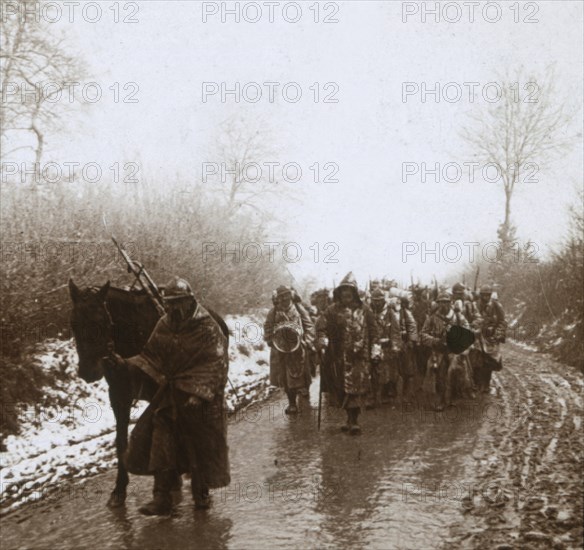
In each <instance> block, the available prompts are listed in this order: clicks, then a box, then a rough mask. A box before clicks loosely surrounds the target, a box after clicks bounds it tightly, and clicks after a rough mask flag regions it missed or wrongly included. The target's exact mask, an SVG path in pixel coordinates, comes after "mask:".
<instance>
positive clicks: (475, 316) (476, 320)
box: [469, 302, 483, 330]
mask: <svg viewBox="0 0 584 550" xmlns="http://www.w3.org/2000/svg"><path fill="white" fill-rule="evenodd" d="M469 310H470V316H469V319H471V320H472V322H471V328H472V329H474V330H479V329H480V328H481V326H482V325H483V317H482V316H481V313H480V311H479V308H478V307H477V305H476V304H475V303H474V302H469Z"/></svg>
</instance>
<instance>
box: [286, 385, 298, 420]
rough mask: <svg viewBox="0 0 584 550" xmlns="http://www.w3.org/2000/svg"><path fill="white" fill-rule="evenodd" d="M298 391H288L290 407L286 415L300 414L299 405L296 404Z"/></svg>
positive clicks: (287, 408)
mask: <svg viewBox="0 0 584 550" xmlns="http://www.w3.org/2000/svg"><path fill="white" fill-rule="evenodd" d="M297 394H298V390H291V389H288V390H286V395H287V396H288V406H287V407H286V411H285V413H286V414H296V413H297V412H298V405H297V404H296V395H297Z"/></svg>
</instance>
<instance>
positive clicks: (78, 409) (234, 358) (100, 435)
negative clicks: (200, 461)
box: [0, 316, 270, 514]
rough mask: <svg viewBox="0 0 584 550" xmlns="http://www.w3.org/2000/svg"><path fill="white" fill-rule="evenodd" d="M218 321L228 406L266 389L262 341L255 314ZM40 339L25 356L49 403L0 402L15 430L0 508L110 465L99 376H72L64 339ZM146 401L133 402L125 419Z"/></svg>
mask: <svg viewBox="0 0 584 550" xmlns="http://www.w3.org/2000/svg"><path fill="white" fill-rule="evenodd" d="M226 322H227V324H228V326H229V328H230V330H231V332H232V336H231V338H230V347H229V359H230V368H229V379H230V383H228V385H227V387H226V395H227V406H228V409H229V411H230V412H234V411H236V410H238V409H240V408H242V407H244V406H246V405H248V404H250V403H252V402H256V401H258V400H261V399H264V398H265V397H267V396H268V395H269V393H270V386H269V381H268V374H269V363H268V360H269V348H268V347H267V346H266V345H265V343H264V342H263V338H262V333H261V330H259V327H260V326H261V321H258V320H257V319H254V318H252V317H249V316H237V317H234V316H228V317H227V318H226ZM43 347H44V351H43V353H39V355H37V356H36V357H34V358H33V361H34V362H36V363H37V364H40V365H42V368H43V369H45V370H46V371H47V372H48V373H49V374H51V375H52V376H51V378H52V379H54V385H52V386H51V387H45V388H43V390H44V392H45V395H46V397H47V399H46V402H47V403H49V404H48V405H43V406H34V407H33V406H29V407H23V406H19V405H18V404H3V414H13V415H18V421H19V422H18V423H19V425H20V433H19V434H18V435H10V436H7V437H6V438H5V439H4V441H3V444H4V447H5V449H6V450H5V451H4V452H0V514H5V513H7V512H9V511H11V510H14V509H16V508H17V507H19V506H21V505H22V504H24V503H26V502H31V501H35V500H38V499H39V498H42V497H44V496H45V495H46V494H48V493H50V492H52V491H56V490H58V489H59V487H60V485H61V484H62V483H63V482H64V481H65V480H67V479H71V478H83V477H88V476H91V475H95V474H97V473H100V472H103V471H105V470H107V469H109V468H111V467H113V466H114V465H115V460H116V457H115V444H114V443H115V418H114V414H113V411H112V408H111V406H110V403H109V396H108V386H107V383H106V382H105V380H103V379H102V380H100V381H98V382H94V383H92V384H88V383H86V382H84V381H83V380H81V379H80V378H79V377H78V376H77V352H76V351H75V346H74V343H73V342H72V341H59V340H53V341H48V342H46V345H45V346H43ZM58 403H66V405H65V406H62V405H58ZM146 406H147V403H145V402H143V401H141V402H139V403H137V404H136V405H135V406H134V407H133V409H132V412H131V420H130V422H135V421H136V420H137V419H138V417H139V416H140V414H141V413H142V411H143V410H144V409H145V408H146ZM130 429H131V427H130Z"/></svg>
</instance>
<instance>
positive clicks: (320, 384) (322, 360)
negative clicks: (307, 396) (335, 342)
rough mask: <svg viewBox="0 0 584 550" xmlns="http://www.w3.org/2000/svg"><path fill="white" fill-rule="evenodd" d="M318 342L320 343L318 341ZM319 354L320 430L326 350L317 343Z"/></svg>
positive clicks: (318, 423) (318, 418) (318, 421)
mask: <svg viewBox="0 0 584 550" xmlns="http://www.w3.org/2000/svg"><path fill="white" fill-rule="evenodd" d="M317 344H318V343H317ZM316 349H317V354H318V363H319V365H320V368H319V371H320V372H319V373H318V374H319V380H318V417H317V429H318V431H320V417H321V412H322V371H323V367H324V355H325V352H324V350H322V349H320V346H318V345H317V347H316Z"/></svg>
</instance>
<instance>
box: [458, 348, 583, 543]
mask: <svg viewBox="0 0 584 550" xmlns="http://www.w3.org/2000/svg"><path fill="white" fill-rule="evenodd" d="M504 360H505V363H504V368H503V370H502V371H500V372H498V373H495V375H494V377H493V382H492V386H493V389H494V392H493V391H492V393H494V394H495V395H491V396H489V397H488V398H487V399H488V400H489V401H490V402H491V403H493V404H495V403H496V404H497V406H498V411H499V413H500V416H499V417H498V420H499V421H498V422H495V423H488V424H487V423H484V424H483V427H482V430H483V432H484V433H483V434H482V436H483V437H482V438H481V440H480V442H479V443H478V445H477V449H476V451H475V454H476V456H475V458H478V460H477V470H478V471H477V472H476V475H477V477H478V478H479V479H481V480H483V481H482V484H481V487H482V488H481V491H480V495H475V496H478V497H479V498H475V499H473V502H472V505H471V506H469V509H468V513H467V517H466V520H465V521H464V522H463V526H462V527H460V526H459V527H458V528H455V531H459V537H460V538H459V543H458V547H460V548H490V549H492V548H495V549H498V550H507V549H511V548H527V549H530V548H531V549H540V548H541V549H544V548H546V549H547V548H555V549H568V548H582V547H583V542H582V536H583V530H582V526H581V525H582V519H583V510H582V498H583V490H582V456H583V455H582V449H583V444H582V421H581V419H582V397H581V393H582V388H583V383H582V375H581V373H579V372H577V371H576V370H575V369H574V368H572V367H568V366H566V365H562V364H560V363H557V362H555V361H553V360H552V359H550V358H549V357H547V356H545V355H540V354H535V353H532V352H526V351H524V350H522V349H520V348H518V347H516V346H514V345H508V346H506V349H505V354H504ZM464 530H466V533H467V536H462V535H461V534H460V532H461V531H464ZM468 533H471V535H470V536H468ZM460 539H464V540H460Z"/></svg>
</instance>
